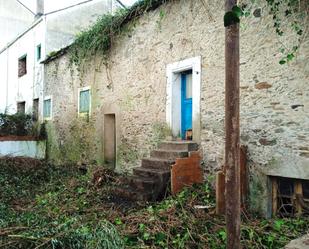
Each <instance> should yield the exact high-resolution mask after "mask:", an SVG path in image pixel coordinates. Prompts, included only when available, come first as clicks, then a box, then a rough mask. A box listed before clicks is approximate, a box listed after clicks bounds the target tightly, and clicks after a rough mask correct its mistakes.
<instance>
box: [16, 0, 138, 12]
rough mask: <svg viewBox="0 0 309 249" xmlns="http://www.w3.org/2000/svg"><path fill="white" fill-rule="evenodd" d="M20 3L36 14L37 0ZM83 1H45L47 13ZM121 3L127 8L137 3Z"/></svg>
mask: <svg viewBox="0 0 309 249" xmlns="http://www.w3.org/2000/svg"><path fill="white" fill-rule="evenodd" d="M19 1H20V2H22V3H23V4H24V5H26V6H27V7H28V8H29V9H31V10H32V11H33V12H35V10H36V7H35V5H36V0H19ZM83 1H84V0H44V7H45V12H50V11H53V10H57V9H61V8H64V7H67V6H70V5H73V4H76V3H79V2H83ZM101 1H105V0H101ZM121 2H122V3H123V4H125V5H127V6H130V5H131V4H132V3H134V2H136V0H121Z"/></svg>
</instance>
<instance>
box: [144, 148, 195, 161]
mask: <svg viewBox="0 0 309 249" xmlns="http://www.w3.org/2000/svg"><path fill="white" fill-rule="evenodd" d="M188 155H189V153H188V151H181V150H153V151H151V152H150V157H154V158H160V159H172V160H175V159H176V158H183V157H188Z"/></svg>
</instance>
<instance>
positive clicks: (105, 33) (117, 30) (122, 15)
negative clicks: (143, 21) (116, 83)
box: [70, 0, 176, 67]
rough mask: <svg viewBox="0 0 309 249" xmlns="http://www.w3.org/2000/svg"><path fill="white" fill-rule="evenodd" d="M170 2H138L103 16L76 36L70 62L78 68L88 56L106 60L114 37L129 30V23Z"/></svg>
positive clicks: (149, 0) (152, 0)
mask: <svg viewBox="0 0 309 249" xmlns="http://www.w3.org/2000/svg"><path fill="white" fill-rule="evenodd" d="M170 1H172V0H140V1H138V2H136V3H135V4H134V5H133V6H132V7H130V8H129V9H119V10H118V11H117V12H116V13H115V14H105V15H103V16H102V17H101V18H99V19H98V21H97V22H96V23H95V24H94V25H93V26H92V27H91V28H89V29H88V30H86V31H84V32H81V33H80V34H79V35H78V36H77V38H76V40H75V42H74V44H73V46H72V47H71V49H70V58H71V62H73V63H74V64H75V65H77V66H78V67H79V66H80V65H81V63H82V62H83V61H84V60H85V59H86V58H87V57H88V56H91V55H94V54H95V53H100V54H101V55H102V56H103V59H104V58H106V57H107V55H108V51H109V50H110V48H111V46H112V44H113V41H114V39H115V37H116V36H118V35H120V34H122V32H128V31H129V30H130V27H129V25H127V24H128V23H129V22H131V21H133V20H135V19H137V18H138V17H139V16H141V15H143V14H144V13H145V12H148V11H151V10H154V9H156V8H158V7H159V6H160V5H162V4H164V3H166V2H170ZM173 1H176V0H173Z"/></svg>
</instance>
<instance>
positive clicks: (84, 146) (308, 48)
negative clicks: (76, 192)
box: [45, 0, 309, 212]
mask: <svg viewBox="0 0 309 249" xmlns="http://www.w3.org/2000/svg"><path fill="white" fill-rule="evenodd" d="M204 3H205V4H203V1H193V0H192V1H187V0H186V1H184V0H180V1H175V2H172V3H169V4H165V5H163V6H162V7H160V8H159V9H157V10H155V11H153V12H150V13H147V14H145V15H144V16H143V17H141V18H140V19H138V20H137V21H134V23H133V24H134V25H133V24H131V25H132V28H133V30H132V31H131V32H129V33H125V34H123V35H122V36H121V37H119V38H118V39H117V40H116V43H115V44H114V45H113V47H112V49H111V51H110V56H109V60H108V62H107V63H104V62H103V61H102V59H101V58H100V56H96V57H92V58H90V60H88V61H87V62H85V63H84V64H83V66H82V68H81V69H80V70H79V71H78V70H76V68H75V67H74V66H72V65H70V63H69V54H66V55H64V56H62V57H60V58H58V59H55V60H54V61H52V62H49V63H48V64H47V66H46V71H45V78H46V85H45V95H52V97H53V119H52V121H50V122H49V124H48V131H49V134H50V139H49V141H50V142H49V151H50V153H49V156H50V159H51V160H54V161H57V160H58V161H62V162H63V161H64V160H67V159H69V160H71V161H74V162H76V161H77V162H82V161H92V160H96V161H98V162H102V161H103V123H104V113H111V112H113V113H115V114H116V123H117V169H118V170H129V169H130V168H132V167H135V166H138V165H139V163H140V159H141V158H142V157H144V156H147V155H148V153H149V150H150V149H151V148H152V147H153V146H155V144H156V143H157V142H158V141H160V139H162V138H163V137H164V136H165V135H166V134H168V129H167V127H166V125H165V115H166V113H165V108H166V106H165V104H166V66H167V64H169V63H173V62H176V61H180V60H183V59H187V58H191V57H195V56H201V58H202V75H201V79H202V85H201V110H200V111H201V127H202V130H201V146H202V149H203V155H204V167H205V171H206V172H211V173H213V172H214V171H215V170H217V169H219V168H220V167H221V166H222V164H223V160H224V73H225V71H224V70H225V64H224V63H225V62H224V27H223V21H222V19H223V15H224V12H223V10H224V6H223V2H222V1H210V0H207V1H204ZM263 3H264V1H261V2H260V3H259V4H258V3H257V4H256V8H260V9H261V17H254V16H250V17H247V18H246V19H245V20H242V24H241V40H240V42H241V51H240V52H241V61H240V70H241V72H240V73H241V79H240V84H241V110H240V111H241V114H240V116H241V142H242V144H245V145H247V146H248V152H249V166H250V169H251V176H252V181H251V203H253V206H255V207H256V208H257V209H259V210H262V211H263V212H266V209H267V208H266V207H267V189H266V180H267V179H266V175H281V176H287V177H300V178H301V177H302V178H307V179H309V169H308V162H309V159H308V158H309V148H308V144H309V136H308V135H309V115H308V104H309V98H308V95H309V84H308V79H309V63H308V61H309V40H308V38H307V39H306V40H304V41H303V42H302V44H301V48H300V51H299V53H298V55H297V57H296V58H295V59H294V60H293V61H292V62H290V63H289V64H285V65H279V63H278V62H279V60H280V53H279V48H280V46H281V41H282V40H280V39H279V38H278V36H277V35H276V33H275V31H274V28H273V22H272V17H271V16H270V15H268V11H267V8H266V6H265V4H263ZM253 10H254V9H253ZM133 26H134V27H133ZM293 36H295V35H294V34H286V35H285V37H283V38H281V39H284V41H285V42H292V41H293V39H294V37H293ZM83 86H91V92H92V111H91V116H90V117H89V122H88V121H87V120H85V119H84V118H78V115H77V97H78V87H83Z"/></svg>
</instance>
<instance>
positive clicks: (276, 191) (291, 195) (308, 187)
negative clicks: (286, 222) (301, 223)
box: [271, 177, 309, 217]
mask: <svg viewBox="0 0 309 249" xmlns="http://www.w3.org/2000/svg"><path fill="white" fill-rule="evenodd" d="M271 181H272V213H273V215H274V216H275V215H279V216H281V217H292V216H300V215H309V180H300V179H293V178H285V177H272V178H271Z"/></svg>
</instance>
